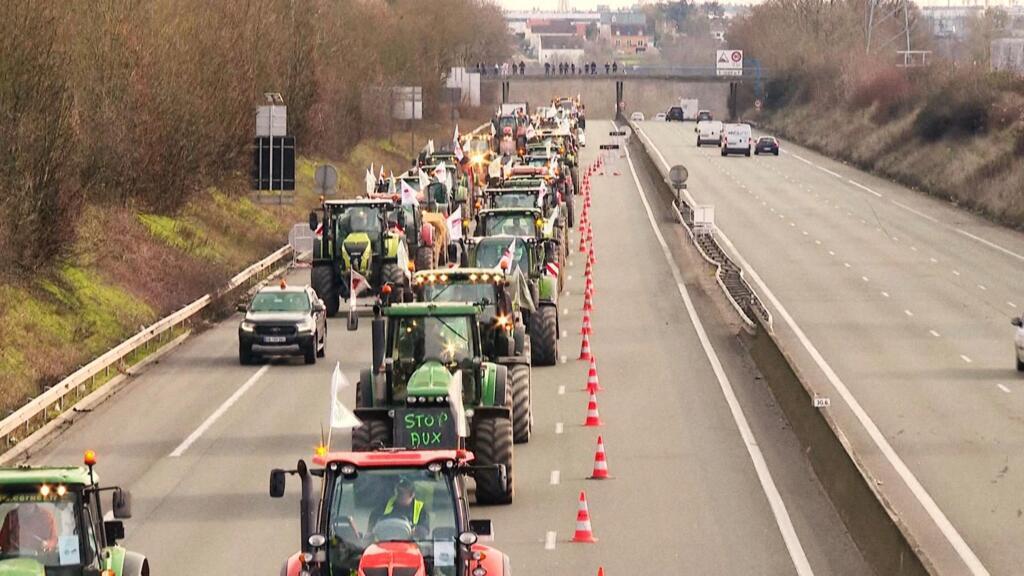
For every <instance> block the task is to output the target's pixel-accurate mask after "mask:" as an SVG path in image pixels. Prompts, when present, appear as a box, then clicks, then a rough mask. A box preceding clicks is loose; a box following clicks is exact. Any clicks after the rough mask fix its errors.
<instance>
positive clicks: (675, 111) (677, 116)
mask: <svg viewBox="0 0 1024 576" xmlns="http://www.w3.org/2000/svg"><path fill="white" fill-rule="evenodd" d="M665 121H666V122H673V121H675V122H682V121H683V109H682V108H680V107H679V106H673V107H671V108H669V109H668V114H667V115H666V116H665Z"/></svg>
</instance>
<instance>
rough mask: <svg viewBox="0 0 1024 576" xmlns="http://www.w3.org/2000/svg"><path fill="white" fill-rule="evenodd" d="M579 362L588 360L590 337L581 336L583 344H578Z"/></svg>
mask: <svg viewBox="0 0 1024 576" xmlns="http://www.w3.org/2000/svg"><path fill="white" fill-rule="evenodd" d="M579 360H590V336H588V335H587V334H584V335H583V342H582V343H581V344H580V357H579Z"/></svg>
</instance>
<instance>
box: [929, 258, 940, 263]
mask: <svg viewBox="0 0 1024 576" xmlns="http://www.w3.org/2000/svg"><path fill="white" fill-rule="evenodd" d="M928 260H929V261H931V263H932V264H938V263H939V261H938V260H936V259H935V258H929V259H928Z"/></svg>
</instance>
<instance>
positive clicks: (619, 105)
mask: <svg viewBox="0 0 1024 576" xmlns="http://www.w3.org/2000/svg"><path fill="white" fill-rule="evenodd" d="M625 105H626V83H625V82H623V81H622V80H616V81H615V120H616V121H619V122H624V121H625V120H626V110H625V109H624V108H625Z"/></svg>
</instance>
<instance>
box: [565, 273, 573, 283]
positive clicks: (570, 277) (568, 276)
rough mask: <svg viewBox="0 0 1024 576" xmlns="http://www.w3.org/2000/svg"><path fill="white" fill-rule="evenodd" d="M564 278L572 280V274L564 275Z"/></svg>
mask: <svg viewBox="0 0 1024 576" xmlns="http://www.w3.org/2000/svg"><path fill="white" fill-rule="evenodd" d="M566 280H568V281H570V282H572V274H568V275H566Z"/></svg>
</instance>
